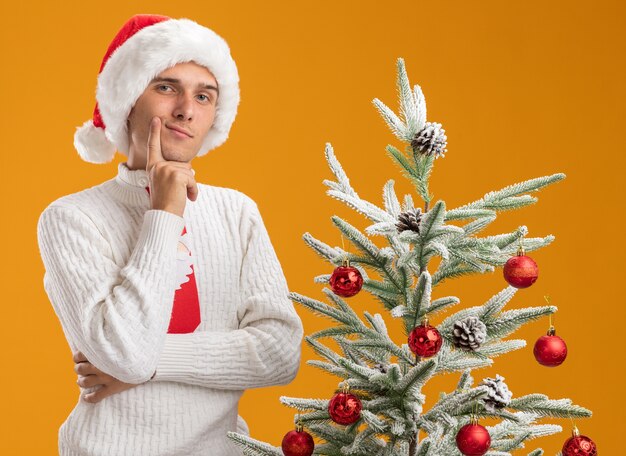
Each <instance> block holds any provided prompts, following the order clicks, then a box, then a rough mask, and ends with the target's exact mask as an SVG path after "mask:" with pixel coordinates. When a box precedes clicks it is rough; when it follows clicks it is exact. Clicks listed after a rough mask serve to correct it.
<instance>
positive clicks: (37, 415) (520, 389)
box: [0, 0, 626, 455]
mask: <svg viewBox="0 0 626 456" xmlns="http://www.w3.org/2000/svg"><path fill="white" fill-rule="evenodd" d="M126 3H127V2H122V1H115V2H106V3H95V4H93V5H92V4H89V3H85V2H62V3H58V2H53V3H50V4H46V3H44V2H41V4H36V3H33V2H28V1H21V2H9V3H7V4H5V5H4V7H3V13H4V17H5V20H4V21H3V27H2V28H1V29H0V33H1V35H2V38H1V39H0V42H1V43H2V55H3V69H2V71H1V72H0V77H1V78H2V89H3V97H2V98H3V103H2V105H3V107H2V119H1V121H0V128H1V129H2V130H1V137H2V147H1V151H2V152H1V154H2V155H1V157H2V171H3V173H2V174H3V177H2V179H0V186H1V187H0V198H1V201H2V213H3V223H2V224H1V225H0V226H1V229H2V236H3V238H4V239H5V241H4V242H5V247H4V249H3V261H2V262H1V267H2V271H1V274H0V277H2V290H3V298H2V300H3V303H4V311H3V316H2V320H3V321H4V325H3V326H4V327H3V330H2V331H0V346H1V347H2V360H1V361H2V362H1V365H2V375H1V376H0V385H1V388H2V392H3V397H4V400H3V403H2V409H3V413H2V423H1V424H0V429H2V430H3V432H2V434H3V437H2V439H0V453H2V454H37V455H44V454H55V452H56V443H57V430H58V428H59V426H60V425H61V423H62V422H63V420H64V419H65V418H66V416H67V415H68V414H69V412H70V410H71V409H72V407H73V406H74V404H75V402H76V399H77V394H78V387H77V385H76V383H75V380H76V375H75V374H74V372H73V370H72V368H73V363H72V361H71V352H70V350H69V348H68V346H67V344H66V342H65V339H64V336H63V333H62V331H61V327H60V325H59V323H58V320H57V318H56V315H55V314H54V311H53V309H52V306H51V305H50V303H49V302H48V300H47V297H46V294H45V292H44V289H43V283H42V281H43V273H44V271H43V266H42V263H41V260H40V257H39V252H38V248H37V238H36V223H37V219H38V217H39V214H40V213H41V211H42V210H43V209H44V208H45V207H46V206H47V205H48V204H49V203H50V202H51V201H53V200H54V199H56V198H58V197H60V196H61V195H65V194H68V193H72V192H75V191H79V190H82V189H85V188H87V187H90V186H93V185H96V184H99V183H101V182H103V181H104V180H107V179H109V178H111V177H113V176H114V175H115V173H116V170H117V163H119V162H120V161H122V160H123V159H124V157H123V156H121V155H117V156H116V158H115V161H114V162H113V163H109V164H107V165H100V166H96V165H92V164H88V163H86V162H83V161H82V160H80V159H79V158H78V155H77V153H76V152H75V150H74V148H73V146H72V135H73V133H74V129H75V127H76V126H79V125H81V124H82V123H83V122H84V121H85V120H87V119H88V118H89V117H90V115H91V113H92V109H93V106H94V101H95V100H94V92H95V82H96V75H97V70H98V68H99V65H100V61H101V58H102V56H103V55H104V52H105V50H106V48H107V46H108V44H109V41H110V40H111V39H112V37H113V36H114V34H115V33H116V32H117V30H118V29H119V27H120V26H121V25H122V24H123V22H124V21H125V20H126V19H127V18H128V17H129V16H130V15H132V14H135V13H140V12H141V13H159V14H166V15H169V16H173V17H189V18H192V19H194V20H196V21H198V22H199V23H201V24H204V25H207V26H209V27H211V28H213V29H214V30H215V31H216V32H218V33H219V34H221V35H222V36H224V37H225V38H226V40H227V41H228V42H229V44H230V46H231V50H232V53H233V56H234V58H235V60H236V62H237V64H238V67H239V71H240V76H241V95H242V101H241V105H240V110H239V114H238V117H237V120H236V122H235V124H234V127H233V129H232V131H231V137H230V139H229V140H228V141H227V142H226V143H225V145H224V146H222V147H220V148H219V149H217V150H214V151H212V152H211V153H210V154H209V155H207V156H205V157H202V158H200V159H198V160H197V161H194V162H193V163H194V168H195V169H196V173H197V174H196V178H197V179H198V180H199V181H201V182H204V183H208V184H213V185H219V186H225V187H232V188H236V189H238V190H241V191H243V192H244V193H246V194H248V195H250V196H251V197H252V198H253V199H254V200H255V201H257V203H258V204H259V207H260V209H261V212H262V214H263V217H264V220H265V223H266V226H267V228H268V231H269V232H270V236H271V238H272V241H273V244H274V246H275V249H276V251H277V254H278V256H279V258H280V260H281V263H282V266H283V269H284V271H285V274H286V276H287V280H288V282H289V286H290V289H291V290H292V291H297V292H299V293H302V294H305V295H307V296H311V297H314V298H318V299H323V293H322V292H321V289H322V285H320V284H315V283H313V277H314V276H316V275H318V274H323V273H330V272H331V270H332V269H331V267H330V265H329V264H327V263H324V262H323V261H322V260H320V259H319V258H318V257H317V256H316V255H315V254H314V253H313V251H312V250H310V249H309V248H308V247H307V246H306V245H305V243H304V242H303V241H302V239H301V235H302V234H303V233H304V232H306V231H309V232H311V233H312V234H313V235H314V236H316V237H317V238H319V239H321V240H324V241H325V242H328V243H330V244H331V245H341V244H340V243H341V240H340V236H339V232H338V231H336V230H335V228H334V227H333V225H332V224H331V222H330V217H331V215H333V214H337V215H340V216H342V217H345V219H346V220H347V221H349V222H351V223H353V224H355V225H356V226H358V227H360V228H364V227H365V226H366V225H367V223H366V221H365V219H364V218H363V217H362V216H360V215H359V214H357V213H355V212H353V211H351V210H350V209H348V208H346V207H344V206H342V205H341V203H339V202H337V201H335V200H333V199H331V198H329V197H328V196H326V195H325V193H324V192H325V190H326V187H325V186H324V185H323V184H322V180H323V179H326V178H331V177H332V175H331V173H330V171H329V169H328V167H327V165H326V162H325V160H324V155H323V149H324V143H325V142H327V141H329V142H331V143H332V144H333V146H334V148H335V152H336V154H337V156H338V158H339V160H340V162H341V163H342V165H343V166H344V168H345V170H346V172H347V173H348V176H349V177H350V178H351V182H352V184H353V186H354V188H355V189H356V191H357V192H358V193H359V194H360V195H361V196H362V197H363V198H365V199H368V200H369V201H372V202H374V203H376V204H379V205H380V204H382V201H381V193H382V186H383V184H384V183H385V182H386V180H387V179H389V178H394V179H395V180H396V189H397V191H398V193H399V194H404V193H406V192H409V191H412V188H411V187H410V185H409V184H408V183H407V182H406V181H405V180H404V178H402V177H401V175H400V174H399V171H398V170H397V169H396V168H395V166H394V165H393V163H392V162H391V160H390V159H389V158H388V157H387V156H386V154H385V152H384V147H385V145H386V144H388V143H392V144H395V145H398V141H396V140H395V138H394V137H393V136H392V135H391V133H390V132H389V131H388V130H387V128H386V126H385V125H384V123H383V121H382V119H381V118H380V117H379V116H378V114H377V113H376V111H375V109H374V107H373V105H372V104H371V100H372V98H374V97H379V98H380V99H381V100H383V101H384V102H385V103H387V104H388V105H389V106H390V107H392V108H394V109H396V108H397V104H396V95H395V86H394V84H395V60H396V58H397V57H404V58H405V60H406V65H407V70H408V73H409V78H410V80H411V82H412V83H413V84H420V85H421V87H422V89H423V91H424V93H425V95H426V100H427V105H428V120H430V121H437V122H441V123H443V126H444V128H445V129H446V133H447V135H448V153H447V154H446V157H445V159H443V160H437V162H436V167H435V170H434V175H433V177H432V181H431V190H432V191H433V192H434V194H435V197H436V199H439V198H440V199H444V200H445V201H446V202H447V205H448V207H449V208H453V207H457V206H459V205H462V204H465V203H467V202H470V201H473V200H475V199H477V198H479V197H481V196H482V195H483V194H484V193H485V192H487V191H490V190H497V189H499V188H502V187H504V186H505V185H508V184H511V183H514V182H519V181H522V180H525V179H528V178H532V177H537V176H542V175H547V174H551V173H554V172H564V173H566V174H567V176H568V177H567V179H566V180H565V181H563V182H560V183H558V184H556V185H554V186H551V187H548V188H546V189H544V190H542V191H541V192H540V193H539V194H538V196H539V198H540V201H539V203H538V204H537V205H535V206H531V207H528V208H525V209H522V210H520V211H514V212H507V213H502V214H500V216H499V217H498V220H497V221H496V222H495V223H494V224H492V225H491V226H490V227H489V229H488V230H487V231H485V232H484V234H495V233H499V232H504V231H510V230H513V229H515V228H516V227H517V226H519V225H522V224H525V225H527V226H528V228H529V235H530V236H545V235H547V234H554V235H555V236H556V241H555V242H554V243H553V244H552V245H551V246H549V247H547V248H545V249H542V250H540V251H537V252H535V253H534V254H533V255H532V256H533V257H534V258H535V259H536V260H537V262H538V264H539V267H540V271H541V274H540V278H539V280H538V281H537V283H536V284H535V285H534V286H533V287H531V288H529V289H527V290H521V291H520V292H518V294H517V296H516V297H515V298H514V299H513V301H512V302H511V303H510V304H509V308H515V307H524V306H529V305H541V304H543V296H544V295H545V294H549V295H551V296H552V299H553V303H554V304H555V305H557V306H559V309H560V310H559V312H558V313H557V315H556V327H557V330H558V333H559V335H561V336H562V337H563V338H564V339H565V340H566V341H567V343H568V347H569V357H568V359H567V361H566V362H565V363H564V364H563V365H562V366H561V367H559V368H556V369H548V368H544V367H542V366H539V365H538V364H537V363H536V362H535V361H534V359H533V356H532V348H531V347H532V344H533V342H534V340H535V339H536V338H537V337H538V336H539V335H541V334H543V333H545V330H546V328H547V325H548V322H547V320H541V321H538V322H534V323H532V324H529V325H527V326H526V327H524V328H523V329H522V330H520V331H518V332H517V333H516V334H515V335H516V336H517V337H522V338H525V339H527V340H528V341H529V345H530V347H527V348H525V349H523V350H520V351H517V352H514V353H511V354H508V355H505V356H503V357H500V358H497V359H496V363H495V367H493V368H490V369H485V370H482V371H475V372H474V378H475V380H476V381H477V382H479V381H480V380H481V379H482V378H483V377H485V376H488V375H490V376H495V374H496V373H500V374H501V375H503V376H504V377H505V378H506V381H507V383H508V385H509V387H510V389H511V390H512V391H513V393H514V395H516V396H519V395H523V394H527V393H531V392H543V393H546V394H548V395H550V397H552V398H563V397H569V398H572V399H573V400H574V402H575V403H578V404H580V405H583V406H586V407H588V408H590V409H592V410H593V412H594V416H593V418H591V419H588V420H579V421H578V425H579V427H580V429H581V431H582V433H584V434H587V435H589V436H591V437H592V438H593V439H594V440H595V441H596V442H597V444H598V447H599V451H600V454H603V455H615V454H620V453H621V452H623V444H622V443H621V442H620V440H621V439H619V438H615V437H616V435H615V433H616V431H618V430H619V428H621V426H619V425H618V423H619V422H622V423H623V412H622V411H623V410H624V407H625V406H626V404H625V401H624V394H623V388H620V386H623V378H624V374H625V372H624V362H623V356H622V355H619V353H623V350H622V348H621V347H622V346H623V345H624V334H623V333H624V330H623V325H624V321H625V318H624V317H625V315H624V298H623V290H622V289H621V287H618V284H619V283H620V281H621V280H623V274H624V268H623V262H622V260H623V256H624V241H623V239H622V236H621V228H622V226H623V225H622V224H623V221H624V215H623V214H624V204H623V196H624V183H623V177H622V174H623V169H624V145H625V144H624V139H623V135H622V134H618V131H619V130H620V124H621V123H622V122H623V119H624V108H623V106H624V103H625V102H626V97H625V90H624V55H625V52H624V51H625V49H624V48H625V43H626V37H625V32H624V30H625V25H626V24H625V22H626V21H625V18H626V15H625V14H624V13H625V7H624V3H623V2H620V1H608V0H604V1H595V2H593V3H592V2H582V1H573V0H568V1H553V2H546V1H536V0H531V1H525V2H501V1H473V2H463V1H438V2H424V1H412V2H411V1H404V2H384V3H380V2H373V1H367V2H365V1H358V2H356V1H351V2H328V1H317V2H292V3H291V2H290V3H288V2H282V3H281V2H262V3H261V2H258V3H249V4H248V3H238V2H229V3H228V4H227V2H200V1H190V2H184V3H183V5H181V6H173V5H174V4H173V3H172V2H164V1H150V2H147V1H142V2H134V4H133V5H132V6H129V5H127V4H126ZM380 241H381V239H379V238H376V242H377V243H378V244H379V245H381V244H380ZM504 286H505V283H504V281H503V279H502V277H501V271H500V270H497V271H496V273H494V274H488V275H486V276H471V277H468V278H463V279H457V280H452V281H450V282H447V283H445V285H442V286H441V287H439V288H437V289H436V292H435V297H440V296H445V295H447V294H454V295H457V296H459V297H460V298H461V301H462V303H461V305H463V306H473V305H477V304H480V303H483V302H484V301H485V300H486V299H487V298H489V297H490V296H492V295H493V294H494V293H496V292H497V291H499V290H501V289H502V288H503V287H504ZM350 303H351V304H352V305H354V307H355V308H356V310H357V311H358V312H362V311H363V310H365V309H369V310H370V311H371V312H382V311H383V308H382V306H381V305H379V304H377V303H376V302H375V301H373V300H372V299H369V297H368V296H365V293H362V294H360V295H358V297H355V298H352V300H351V301H350ZM296 307H297V310H298V313H299V314H300V316H301V317H302V319H303V322H304V326H305V333H306V334H311V333H312V332H314V331H317V330H319V329H322V328H324V327H327V326H328V325H329V324H331V323H330V322H329V320H327V319H322V318H319V317H315V316H313V315H312V314H311V313H310V312H309V311H308V310H306V309H305V308H303V307H301V306H300V305H296ZM385 317H386V320H387V321H388V322H389V323H388V324H389V327H390V329H392V330H393V331H394V333H393V334H394V338H395V340H396V342H398V343H402V342H403V341H402V334H401V332H400V327H399V326H398V325H395V323H392V322H391V317H389V316H388V315H386V314H385ZM440 321H441V318H440V317H439V318H437V319H436V320H435V321H434V323H439V322H440ZM307 359H318V358H317V356H316V355H315V354H314V353H313V352H312V350H310V349H309V347H308V346H307V345H306V344H304V345H303V353H302V366H301V369H300V372H299V374H298V376H297V377H296V379H295V380H294V381H293V382H292V383H291V384H290V385H288V386H277V387H271V388H264V389H256V390H249V391H248V392H246V393H245V394H244V396H243V399H242V401H241V406H240V413H241V414H242V416H243V417H244V418H245V419H246V420H247V422H248V424H249V426H250V430H251V433H252V436H253V437H255V438H258V439H260V440H263V441H266V442H269V443H272V444H274V445H280V441H281V439H282V436H283V435H284V434H285V433H286V432H287V431H288V430H289V429H291V428H292V417H293V410H292V409H289V408H287V407H285V406H283V405H282V404H281V403H280V402H279V401H278V397H279V396H280V395H286V396H294V397H312V398H329V397H330V396H331V395H332V394H333V391H334V388H335V387H336V386H337V383H338V378H336V377H332V376H330V375H328V374H325V373H322V372H321V371H318V370H316V369H315V368H313V367H312V366H308V365H306V364H305V361H306V360H307ZM620 359H622V361H619V360H620ZM457 377H458V376H457V375H448V376H445V377H444V378H442V379H437V380H436V381H432V382H430V383H429V384H428V386H427V388H426V390H425V392H426V393H427V395H428V402H427V407H429V406H430V405H432V403H433V401H434V400H435V398H436V397H437V393H438V391H441V390H449V389H450V388H452V387H453V385H454V384H455V382H456V379H457ZM544 422H555V423H560V424H562V425H563V426H564V432H563V433H562V434H559V435H556V436H552V437H548V438H543V439H539V440H536V441H532V442H530V444H528V445H527V447H526V449H524V450H523V451H518V452H516V454H524V455H525V454H527V453H528V452H529V451H530V450H531V449H534V448H536V447H538V446H541V447H543V448H544V449H545V450H546V454H548V455H549V454H554V453H556V452H557V451H558V450H559V449H560V447H561V445H562V442H563V441H564V440H565V439H566V438H567V437H568V436H569V432H570V429H571V426H570V424H569V423H568V421H567V420H564V419H561V420H558V419H547V420H545V421H544ZM620 448H621V449H622V451H621V452H620V451H619V449H620Z"/></svg>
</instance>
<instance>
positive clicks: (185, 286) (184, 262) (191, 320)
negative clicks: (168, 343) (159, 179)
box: [146, 187, 200, 334]
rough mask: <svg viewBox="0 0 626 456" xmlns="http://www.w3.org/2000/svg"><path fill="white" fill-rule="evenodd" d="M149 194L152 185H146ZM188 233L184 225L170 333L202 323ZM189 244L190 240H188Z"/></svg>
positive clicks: (178, 255)
mask: <svg viewBox="0 0 626 456" xmlns="http://www.w3.org/2000/svg"><path fill="white" fill-rule="evenodd" d="M146 191H147V192H148V195H149V194H150V187H146ZM186 234H187V229H186V227H183V232H182V233H181V240H180V241H179V242H178V250H177V260H176V267H177V271H176V285H177V289H176V292H175V294H174V307H173V308H172V317H171V319H170V326H169V328H168V329H167V332H168V333H175V334H183V333H192V332H194V331H195V330H196V328H197V327H198V325H199V324H200V301H199V299H198V288H197V286H196V277H195V274H194V267H193V264H192V261H191V259H192V255H191V250H190V249H188V248H187V246H186V245H185V244H186V243H185V242H183V238H184V237H185V235H186ZM187 244H188V242H187Z"/></svg>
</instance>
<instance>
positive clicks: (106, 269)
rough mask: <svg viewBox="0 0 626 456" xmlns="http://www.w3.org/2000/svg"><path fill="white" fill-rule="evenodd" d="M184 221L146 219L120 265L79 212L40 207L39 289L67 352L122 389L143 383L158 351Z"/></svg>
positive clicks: (157, 213)
mask: <svg viewBox="0 0 626 456" xmlns="http://www.w3.org/2000/svg"><path fill="white" fill-rule="evenodd" d="M183 226H184V219H183V218H182V217H179V216H177V215H175V214H172V213H170V212H167V211H162V210H148V211H146V213H145V215H144V218H143V222H142V226H141V229H140V232H139V236H138V239H137V242H136V245H135V247H134V250H133V251H132V253H131V255H130V257H129V259H128V261H127V263H126V264H125V265H118V264H117V263H116V262H115V261H114V258H113V256H112V249H111V246H110V245H109V242H108V241H107V240H106V239H105V238H104V236H102V234H101V233H100V231H99V230H98V228H97V226H96V225H95V224H94V223H93V221H92V220H91V219H90V218H89V217H88V216H87V215H86V214H85V213H84V212H82V211H81V210H79V209H76V208H74V207H68V206H64V205H51V206H48V207H47V208H46V209H45V210H44V212H43V213H42V214H41V216H40V217H39V221H38V224H37V238H38V243H39V250H40V253H41V257H42V261H43V263H44V267H45V274H44V288H45V290H46V293H47V294H48V297H49V299H50V301H51V303H52V306H53V308H54V310H55V312H56V314H57V316H58V318H59V320H60V322H61V326H62V328H63V332H64V334H65V336H66V338H67V340H68V343H69V344H70V347H71V348H72V350H73V351H74V350H80V351H81V352H82V353H83V354H84V355H85V356H86V357H87V359H89V361H90V362H91V363H92V364H93V365H94V366H96V367H97V368H98V369H100V370H101V371H103V372H105V373H107V374H109V375H111V376H113V377H115V378H117V379H119V380H121V381H123V382H126V383H143V382H145V381H147V380H149V379H150V377H151V375H152V374H153V372H154V370H155V368H156V365H157V363H158V359H159V355H160V353H161V350H162V347H163V344H164V343H165V334H166V332H167V327H168V324H169V317H170V315H171V311H172V306H173V298H174V292H175V289H174V288H175V287H174V284H173V283H172V280H173V277H174V274H173V270H174V268H175V266H176V248H177V243H178V240H179V237H180V233H181V231H182V229H183Z"/></svg>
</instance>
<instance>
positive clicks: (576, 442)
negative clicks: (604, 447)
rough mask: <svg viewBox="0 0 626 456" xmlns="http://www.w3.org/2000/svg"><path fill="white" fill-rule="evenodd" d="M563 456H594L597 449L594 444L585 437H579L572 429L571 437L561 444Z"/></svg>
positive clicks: (576, 431) (576, 430)
mask: <svg viewBox="0 0 626 456" xmlns="http://www.w3.org/2000/svg"><path fill="white" fill-rule="evenodd" d="M561 453H562V454H563V456H596V455H597V454H598V449H597V448H596V444H595V443H594V442H593V440H591V439H590V438H589V437H587V436H586V435H580V434H579V433H578V429H576V428H574V432H572V436H571V437H570V438H569V439H567V441H566V442H565V443H564V444H563V449H562V450H561Z"/></svg>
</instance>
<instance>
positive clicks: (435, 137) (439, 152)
mask: <svg viewBox="0 0 626 456" xmlns="http://www.w3.org/2000/svg"><path fill="white" fill-rule="evenodd" d="M447 143H448V138H447V136H446V130H444V129H443V128H441V124H440V123H438V122H426V124H425V125H424V128H422V129H421V130H420V131H418V132H417V133H416V134H415V138H414V139H413V141H411V147H413V151H414V152H418V151H419V153H421V154H423V155H433V154H434V155H435V158H439V157H443V156H444V154H445V153H446V152H447V149H446V145H447Z"/></svg>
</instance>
